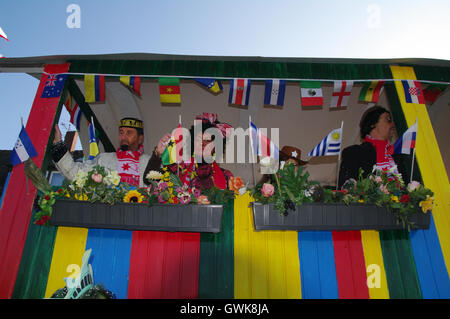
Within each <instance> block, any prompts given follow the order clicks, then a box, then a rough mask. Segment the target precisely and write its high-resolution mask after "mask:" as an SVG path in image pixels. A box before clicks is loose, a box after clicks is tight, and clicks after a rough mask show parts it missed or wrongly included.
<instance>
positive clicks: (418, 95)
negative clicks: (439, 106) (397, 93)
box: [414, 81, 425, 104]
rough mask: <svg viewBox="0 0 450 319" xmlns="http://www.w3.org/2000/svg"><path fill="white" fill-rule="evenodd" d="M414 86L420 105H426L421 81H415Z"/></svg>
mask: <svg viewBox="0 0 450 319" xmlns="http://www.w3.org/2000/svg"><path fill="white" fill-rule="evenodd" d="M414 85H415V86H416V88H417V93H418V94H417V99H418V101H419V104H425V96H424V95H423V90H422V86H421V85H420V82H419V81H414Z"/></svg>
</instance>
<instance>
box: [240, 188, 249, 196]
mask: <svg viewBox="0 0 450 319" xmlns="http://www.w3.org/2000/svg"><path fill="white" fill-rule="evenodd" d="M246 192H247V187H246V186H244V187H241V188H239V195H241V196H242V195H244V194H245V193H246Z"/></svg>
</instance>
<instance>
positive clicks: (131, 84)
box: [130, 76, 134, 89]
mask: <svg viewBox="0 0 450 319" xmlns="http://www.w3.org/2000/svg"><path fill="white" fill-rule="evenodd" d="M130 86H131V87H132V88H133V89H134V76H130Z"/></svg>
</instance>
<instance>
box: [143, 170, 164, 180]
mask: <svg viewBox="0 0 450 319" xmlns="http://www.w3.org/2000/svg"><path fill="white" fill-rule="evenodd" d="M146 178H147V179H153V180H157V179H161V178H163V174H161V173H160V172H158V171H150V172H148V174H147V176H146Z"/></svg>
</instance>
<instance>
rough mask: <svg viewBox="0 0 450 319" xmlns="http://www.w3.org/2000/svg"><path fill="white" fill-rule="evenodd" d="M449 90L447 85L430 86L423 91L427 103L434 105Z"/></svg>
mask: <svg viewBox="0 0 450 319" xmlns="http://www.w3.org/2000/svg"><path fill="white" fill-rule="evenodd" d="M446 88H447V85H446V84H430V85H428V86H427V88H426V89H424V90H423V96H424V98H425V101H426V102H428V103H430V104H433V103H434V102H435V101H436V99H437V98H438V97H439V95H441V93H442V92H444V91H445V89H446Z"/></svg>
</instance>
